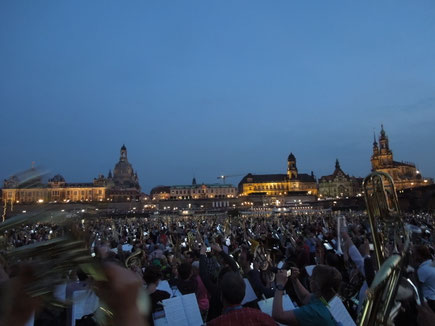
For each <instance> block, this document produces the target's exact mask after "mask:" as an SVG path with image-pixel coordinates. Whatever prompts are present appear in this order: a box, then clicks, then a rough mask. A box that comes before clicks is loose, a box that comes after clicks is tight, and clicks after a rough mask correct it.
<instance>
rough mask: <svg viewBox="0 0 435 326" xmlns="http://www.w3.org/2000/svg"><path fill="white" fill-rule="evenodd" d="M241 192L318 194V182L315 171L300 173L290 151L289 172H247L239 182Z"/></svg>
mask: <svg viewBox="0 0 435 326" xmlns="http://www.w3.org/2000/svg"><path fill="white" fill-rule="evenodd" d="M239 194H240V195H242V196H247V195H266V196H281V195H290V194H307V195H317V182H316V178H315V177H314V174H313V172H311V174H305V173H299V172H298V168H297V166H296V157H295V156H294V155H293V153H290V155H289V156H288V159H287V174H251V173H249V174H247V175H246V176H244V177H243V179H242V180H241V181H240V183H239Z"/></svg>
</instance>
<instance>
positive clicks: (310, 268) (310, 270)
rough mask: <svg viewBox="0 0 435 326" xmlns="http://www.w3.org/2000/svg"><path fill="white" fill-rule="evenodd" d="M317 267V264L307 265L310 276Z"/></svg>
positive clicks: (306, 268)
mask: <svg viewBox="0 0 435 326" xmlns="http://www.w3.org/2000/svg"><path fill="white" fill-rule="evenodd" d="M314 267H316V265H308V266H305V270H306V271H307V274H308V276H311V275H313V269H314Z"/></svg>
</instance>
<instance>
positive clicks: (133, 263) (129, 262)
mask: <svg viewBox="0 0 435 326" xmlns="http://www.w3.org/2000/svg"><path fill="white" fill-rule="evenodd" d="M142 256H143V251H142V250H140V249H139V250H136V251H135V252H133V253H132V254H131V255H130V256H128V257H127V259H126V260H125V267H127V268H129V269H133V270H135V269H141V268H142Z"/></svg>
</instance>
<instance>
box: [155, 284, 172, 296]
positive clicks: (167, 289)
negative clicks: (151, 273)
mask: <svg viewBox="0 0 435 326" xmlns="http://www.w3.org/2000/svg"><path fill="white" fill-rule="evenodd" d="M157 290H161V291H165V292H168V293H169V294H170V295H171V297H172V289H171V287H170V285H169V283H168V281H160V282H159V285H157Z"/></svg>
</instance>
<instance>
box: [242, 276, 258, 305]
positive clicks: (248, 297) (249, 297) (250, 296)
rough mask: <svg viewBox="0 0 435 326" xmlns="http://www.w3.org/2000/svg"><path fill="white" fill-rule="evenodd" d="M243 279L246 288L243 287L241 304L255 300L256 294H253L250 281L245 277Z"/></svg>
mask: <svg viewBox="0 0 435 326" xmlns="http://www.w3.org/2000/svg"><path fill="white" fill-rule="evenodd" d="M243 280H244V281H245V284H246V289H245V297H244V298H243V301H242V305H244V304H245V303H248V302H251V301H254V300H257V295H256V294H255V292H254V289H253V288H252V286H251V283H249V281H248V279H247V278H244V279H243Z"/></svg>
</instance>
